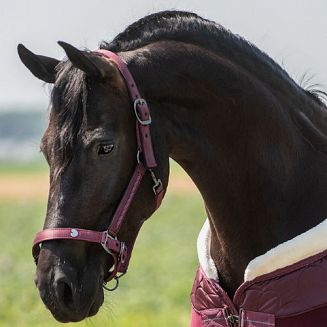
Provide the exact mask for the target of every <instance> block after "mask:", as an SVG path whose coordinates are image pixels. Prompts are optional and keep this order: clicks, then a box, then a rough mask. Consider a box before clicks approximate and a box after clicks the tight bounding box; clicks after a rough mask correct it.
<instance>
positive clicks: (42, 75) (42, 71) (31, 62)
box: [17, 44, 60, 83]
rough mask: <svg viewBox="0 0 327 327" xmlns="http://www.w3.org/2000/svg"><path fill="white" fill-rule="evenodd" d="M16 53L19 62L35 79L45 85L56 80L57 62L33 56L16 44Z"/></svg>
mask: <svg viewBox="0 0 327 327" xmlns="http://www.w3.org/2000/svg"><path fill="white" fill-rule="evenodd" d="M17 51H18V55H19V58H20V60H21V61H22V62H23V64H24V65H25V66H26V67H27V68H28V69H29V70H30V71H31V73H32V74H33V75H34V76H36V77H37V78H39V79H41V80H42V81H44V82H47V83H54V82H55V80H56V69H55V68H56V66H57V65H58V64H59V62H60V61H59V60H57V59H54V58H50V57H45V56H40V55H36V54H34V53H33V52H32V51H30V50H28V49H27V48H25V47H24V46H23V45H22V44H18V46H17Z"/></svg>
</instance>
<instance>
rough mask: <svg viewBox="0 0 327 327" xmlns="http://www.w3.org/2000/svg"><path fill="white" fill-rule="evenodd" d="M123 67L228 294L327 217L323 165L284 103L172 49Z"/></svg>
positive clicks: (256, 84)
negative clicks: (185, 177) (192, 206)
mask: <svg viewBox="0 0 327 327" xmlns="http://www.w3.org/2000/svg"><path fill="white" fill-rule="evenodd" d="M127 59H128V60H129V61H130V67H131V70H132V72H133V74H134V75H135V78H136V80H137V82H138V83H139V84H140V85H141V88H142V92H143V93H144V95H145V97H146V99H147V100H148V102H149V103H150V105H151V110H152V115H153V117H154V119H153V120H154V123H153V128H152V130H153V133H154V142H155V148H156V150H157V149H160V148H161V147H165V148H167V149H169V155H170V157H172V158H173V159H174V160H175V161H177V162H178V163H179V164H180V165H181V166H182V167H183V168H184V169H185V170H186V172H187V173H188V174H189V175H190V176H191V178H192V179H193V181H194V182H195V184H196V186H197V187H198V189H199V190H200V192H201V195H202V197H203V199H204V201H205V206H206V209H207V213H208V218H209V220H210V226H211V232H212V236H211V256H212V258H213V260H214V262H215V264H216V267H217V269H218V271H219V275H220V282H221V284H222V286H223V287H225V289H226V290H227V292H228V293H229V294H230V295H231V294H232V293H233V292H234V291H235V290H236V288H237V287H238V286H239V285H240V283H241V282H242V281H243V275H244V270H245V268H246V266H247V264H248V263H249V261H250V260H251V259H253V258H254V257H256V256H258V255H261V254H263V253H265V252H266V251H267V250H269V249H271V248H272V247H274V246H276V245H277V244H280V243H282V242H284V241H286V240H288V239H291V238H292V237H294V236H296V235H298V234H300V233H302V232H304V231H306V230H307V229H309V228H311V227H313V226H314V225H316V224H317V223H319V222H320V221H321V220H322V219H323V217H325V215H326V213H327V205H321V200H322V199H323V197H324V196H325V194H326V191H327V179H326V176H325V174H324V173H323V165H325V164H327V162H326V159H325V158H324V156H323V155H321V154H320V153H318V152H316V151H314V150H313V149H312V147H311V146H310V144H307V143H306V142H305V141H304V140H303V138H302V137H301V136H300V135H299V133H298V131H297V129H296V128H295V126H294V124H293V121H292V119H291V116H290V114H289V110H287V108H284V107H283V105H282V103H283V102H282V99H280V98H277V97H276V96H275V95H274V94H273V93H272V92H270V91H269V89H268V87H267V86H266V85H264V84H263V83H262V82H260V81H259V80H257V79H255V78H254V77H252V76H251V74H249V73H248V72H247V71H245V70H242V68H241V67H238V66H237V65H234V64H233V63H232V62H230V61H228V60H227V59H225V58H223V57H220V56H217V55H215V54H213V53H211V52H208V51H206V50H204V49H202V48H197V47H195V46H192V45H187V44H181V43H175V42H161V43H157V44H156V45H155V46H148V47H147V49H146V51H144V52H142V51H141V52H140V50H139V51H137V52H136V54H135V55H134V57H133V56H131V55H130V54H129V55H128V56H127ZM157 151H159V152H160V150H157ZM310 165H311V167H310ZM317 180H319V181H320V182H319V185H317V183H315V181H317ZM303 199H306V201H303ZM319 201H320V202H319ZM324 202H326V201H324ZM201 218H202V217H201Z"/></svg>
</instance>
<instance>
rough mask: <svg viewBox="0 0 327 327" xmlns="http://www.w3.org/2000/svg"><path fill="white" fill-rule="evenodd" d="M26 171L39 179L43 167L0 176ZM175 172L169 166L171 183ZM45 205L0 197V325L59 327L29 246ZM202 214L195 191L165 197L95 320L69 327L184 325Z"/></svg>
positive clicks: (4, 171)
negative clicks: (37, 282) (39, 287)
mask: <svg viewBox="0 0 327 327" xmlns="http://www.w3.org/2000/svg"><path fill="white" fill-rule="evenodd" d="M31 174H32V175H38V174H44V167H43V166H42V165H40V166H37V165H36V166H29V167H18V168H17V167H13V166H6V167H0V183H1V176H7V178H8V176H11V175H15V176H17V175H20V176H22V178H23V177H24V176H28V175H31ZM180 175H181V171H180V170H179V169H178V168H176V167H175V166H174V167H173V173H172V176H171V178H172V179H173V178H174V176H179V178H180ZM31 187H32V185H31ZM45 206H46V201H45V200H44V199H33V200H31V199H29V200H24V199H23V198H21V197H20V198H19V199H9V200H8V199H5V200H3V199H1V198H0V233H1V237H0V247H1V252H0V327H2V326H6V327H7V326H11V327H14V326H17V327H25V326H33V327H37V326H47V327H48V326H49V327H50V326H60V325H61V324H59V323H57V322H56V321H55V320H54V319H53V318H52V316H51V314H50V313H49V312H48V311H47V310H46V309H45V307H44V306H43V304H42V301H41V299H40V298H39V296H38V293H37V290H36V288H35V286H34V283H33V277H34V272H35V266H34V264H33V259H32V257H31V241H32V239H33V236H34V233H35V232H36V231H37V230H39V229H40V228H41V226H42V223H43V220H44V212H45ZM204 217H205V214H204V210H203V205H202V200H201V199H200V196H199V195H198V194H197V193H192V192H187V193H185V194H184V195H183V194H177V193H176V192H171V193H170V194H169V193H168V194H167V195H166V198H165V200H164V202H163V205H162V207H161V208H160V209H159V211H158V212H157V213H156V214H155V215H154V216H153V217H151V219H150V220H148V222H147V223H146V224H145V225H144V226H143V229H142V231H141V233H140V235H139V237H138V240H137V243H136V246H135V250H134V252H133V256H132V261H131V265H130V268H129V273H128V274H127V275H126V276H124V277H123V279H122V280H121V285H120V288H119V289H118V291H116V292H114V293H108V294H107V295H106V300H105V303H104V305H103V307H102V309H101V311H100V312H99V314H98V315H97V316H96V317H94V318H91V319H88V320H86V321H85V322H82V323H76V324H68V325H74V326H119V327H127V326H128V327H130V326H142V327H147V326H149V327H153V326H156V327H161V326H165V327H167V326H173V327H174V326H188V325H189V319H190V304H189V293H190V290H191V287H192V283H193V278H194V274H195V269H196V267H197V264H198V261H197V257H196V238H197V234H198V232H199V230H200V228H201V225H202V223H203V221H204Z"/></svg>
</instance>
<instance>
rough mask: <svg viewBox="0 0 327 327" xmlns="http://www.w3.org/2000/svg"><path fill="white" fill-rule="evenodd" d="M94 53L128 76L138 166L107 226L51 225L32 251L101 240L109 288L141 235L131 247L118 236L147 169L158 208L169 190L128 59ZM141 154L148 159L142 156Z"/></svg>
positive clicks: (146, 109)
mask: <svg viewBox="0 0 327 327" xmlns="http://www.w3.org/2000/svg"><path fill="white" fill-rule="evenodd" d="M93 53H95V54H96V55H99V56H102V57H105V58H107V59H110V60H112V61H113V62H114V63H115V64H116V66H117V68H118V70H119V71H120V73H121V75H122V76H123V78H124V80H125V83H126V86H127V89H128V92H129V95H130V98H131V100H132V104H133V109H134V113H135V116H136V141H137V154H136V167H135V170H134V173H133V175H132V177H131V179H130V181H129V183H128V185H127V188H126V190H125V193H124V195H123V197H122V199H121V200H120V203H119V205H118V207H117V208H116V211H115V213H114V215H113V217H112V220H111V222H110V224H109V227H108V229H107V230H105V231H102V232H98V231H93V230H88V229H81V228H76V227H74V228H48V229H45V230H42V231H40V232H38V233H37V234H36V236H35V239H34V241H33V247H32V254H33V257H34V260H35V262H36V263H37V259H38V256H39V253H40V244H41V243H43V242H45V241H49V240H59V239H65V240H76V241H85V242H90V243H98V244H101V245H102V247H103V249H104V250H105V251H106V252H107V253H108V254H110V255H111V256H112V257H113V260H114V265H113V268H112V270H111V271H109V274H108V277H106V278H105V280H104V284H106V283H107V282H109V281H110V280H112V279H115V280H116V285H115V286H114V287H113V288H112V289H109V288H107V287H105V285H104V288H105V289H107V290H110V291H112V290H115V289H116V288H117V287H118V281H119V278H120V277H121V276H122V275H124V274H125V273H126V271H127V268H128V264H129V260H130V257H131V254H132V249H133V245H134V242H135V240H136V237H137V235H135V237H134V238H133V239H131V240H130V245H129V248H127V246H126V244H125V243H124V242H121V241H119V240H118V238H117V235H118V233H119V231H120V228H121V226H122V224H123V222H124V220H125V217H126V214H127V212H128V209H129V207H130V205H131V203H132V201H133V199H134V197H135V195H136V193H137V190H138V188H139V186H140V184H141V181H142V179H143V177H144V175H145V173H146V171H149V172H150V176H151V178H152V180H153V188H152V189H153V192H154V195H155V198H156V209H158V208H159V206H160V204H161V202H162V199H163V196H164V193H165V192H164V191H165V190H164V187H163V185H162V182H161V180H160V179H159V178H157V176H156V175H155V172H154V171H153V168H155V167H157V162H156V159H155V156H154V152H153V147H152V138H151V132H150V125H151V122H152V119H151V115H150V109H149V107H148V104H147V102H146V101H145V100H144V99H143V98H142V97H141V95H140V92H139V90H138V88H137V86H136V83H135V81H134V78H133V76H132V74H131V73H130V71H129V69H128V67H127V64H126V62H125V61H124V60H123V59H122V58H120V57H119V56H118V55H117V54H115V53H113V52H111V51H108V50H102V49H100V50H96V51H94V52H93ZM141 155H142V158H143V160H144V162H142V161H141V159H140V158H141ZM118 274H120V275H118Z"/></svg>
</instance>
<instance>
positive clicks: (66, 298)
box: [56, 278, 75, 310]
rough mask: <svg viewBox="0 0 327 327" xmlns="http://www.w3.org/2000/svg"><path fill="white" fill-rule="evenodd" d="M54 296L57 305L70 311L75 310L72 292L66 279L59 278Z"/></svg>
mask: <svg viewBox="0 0 327 327" xmlns="http://www.w3.org/2000/svg"><path fill="white" fill-rule="evenodd" d="M56 295H57V299H58V302H59V304H61V305H62V306H65V307H67V308H68V309H70V310H74V309H75V301H74V291H73V289H72V287H71V285H70V283H69V282H68V281H67V280H66V278H60V279H58V280H57V281H56Z"/></svg>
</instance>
